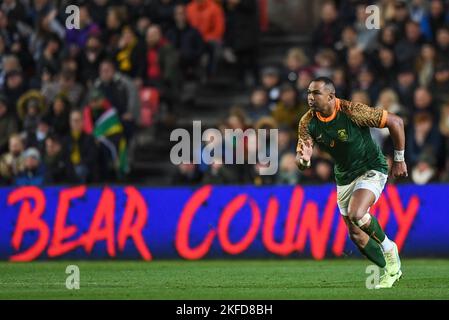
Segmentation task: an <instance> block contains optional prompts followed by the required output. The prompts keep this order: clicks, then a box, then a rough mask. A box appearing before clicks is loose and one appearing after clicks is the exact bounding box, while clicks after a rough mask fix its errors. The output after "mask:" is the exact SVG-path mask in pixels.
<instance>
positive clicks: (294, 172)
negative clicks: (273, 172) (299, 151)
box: [276, 152, 300, 185]
mask: <svg viewBox="0 0 449 320" xmlns="http://www.w3.org/2000/svg"><path fill="white" fill-rule="evenodd" d="M299 181H300V174H299V170H298V166H297V165H296V155H295V154H294V153H292V152H289V153H285V154H284V155H283V156H282V158H281V161H280V166H279V173H278V175H277V177H276V183H277V184H288V185H296V184H298V183H299Z"/></svg>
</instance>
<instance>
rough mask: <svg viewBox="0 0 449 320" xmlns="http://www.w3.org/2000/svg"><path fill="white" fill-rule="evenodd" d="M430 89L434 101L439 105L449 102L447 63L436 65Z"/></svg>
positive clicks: (448, 66)
mask: <svg viewBox="0 0 449 320" xmlns="http://www.w3.org/2000/svg"><path fill="white" fill-rule="evenodd" d="M431 88H432V91H433V94H434V100H435V101H437V102H438V103H439V104H442V103H445V102H447V101H449V61H447V62H441V63H439V64H438V66H437V67H436V69H435V74H434V78H433V82H432V84H431Z"/></svg>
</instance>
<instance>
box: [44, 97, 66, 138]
mask: <svg viewBox="0 0 449 320" xmlns="http://www.w3.org/2000/svg"><path fill="white" fill-rule="evenodd" d="M71 110H72V106H71V103H70V101H69V99H68V98H67V96H66V95H65V94H63V93H61V94H59V95H57V96H56V98H55V100H54V101H53V103H52V105H51V107H50V109H49V110H48V112H47V114H46V115H45V116H44V119H45V120H46V122H47V123H48V124H49V126H50V128H51V129H52V131H53V132H54V133H55V134H57V135H58V136H60V137H64V136H66V135H68V134H69V130H70V124H69V118H70V111H71Z"/></svg>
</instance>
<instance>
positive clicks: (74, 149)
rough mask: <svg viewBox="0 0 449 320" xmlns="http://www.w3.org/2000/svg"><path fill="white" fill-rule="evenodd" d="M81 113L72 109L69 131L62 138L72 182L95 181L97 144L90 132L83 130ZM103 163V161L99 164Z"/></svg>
mask: <svg viewBox="0 0 449 320" xmlns="http://www.w3.org/2000/svg"><path fill="white" fill-rule="evenodd" d="M83 127H84V123H83V114H82V112H81V111H78V110H74V111H72V112H71V113H70V133H69V135H68V136H66V137H64V139H63V146H64V153H65V154H67V155H68V157H69V165H70V166H71V167H72V168H73V172H74V179H73V180H74V181H73V182H74V183H92V182H96V181H97V161H98V152H97V144H96V142H95V139H94V137H93V136H92V135H91V134H88V133H85V132H84V131H83ZM101 165H102V166H103V165H104V164H103V163H102V164H101Z"/></svg>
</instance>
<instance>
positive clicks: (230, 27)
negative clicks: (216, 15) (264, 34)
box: [224, 0, 259, 84]
mask: <svg viewBox="0 0 449 320" xmlns="http://www.w3.org/2000/svg"><path fill="white" fill-rule="evenodd" d="M224 8H225V13H226V28H225V29H226V31H225V46H226V48H230V49H231V50H232V53H233V54H235V57H236V59H237V67H238V71H239V78H240V79H242V80H245V79H248V81H247V82H246V83H248V84H254V83H255V81H256V80H257V79H258V65H257V56H258V46H259V16H258V6H257V0H225V1H224Z"/></svg>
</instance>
